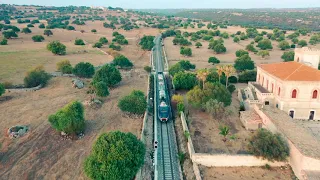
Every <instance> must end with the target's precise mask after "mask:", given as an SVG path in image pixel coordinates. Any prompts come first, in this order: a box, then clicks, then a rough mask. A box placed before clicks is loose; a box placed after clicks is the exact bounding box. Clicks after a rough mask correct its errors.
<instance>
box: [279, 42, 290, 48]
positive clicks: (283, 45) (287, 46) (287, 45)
mask: <svg viewBox="0 0 320 180" xmlns="http://www.w3.org/2000/svg"><path fill="white" fill-rule="evenodd" d="M278 47H279V48H280V49H281V50H286V49H290V44H289V43H288V41H281V42H280V43H279V44H278Z"/></svg>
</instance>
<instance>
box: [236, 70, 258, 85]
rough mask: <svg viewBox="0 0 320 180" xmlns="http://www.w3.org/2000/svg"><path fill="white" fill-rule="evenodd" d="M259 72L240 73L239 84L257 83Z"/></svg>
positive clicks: (246, 71)
mask: <svg viewBox="0 0 320 180" xmlns="http://www.w3.org/2000/svg"><path fill="white" fill-rule="evenodd" d="M256 78H257V71H256V70H245V71H242V72H240V73H239V82H240V83H248V82H249V81H256Z"/></svg>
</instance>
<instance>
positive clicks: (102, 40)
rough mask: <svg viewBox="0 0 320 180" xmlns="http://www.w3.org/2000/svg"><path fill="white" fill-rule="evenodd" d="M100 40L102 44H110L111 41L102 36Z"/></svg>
mask: <svg viewBox="0 0 320 180" xmlns="http://www.w3.org/2000/svg"><path fill="white" fill-rule="evenodd" d="M99 42H100V43H102V44H108V42H109V41H108V39H107V38H106V37H101V38H100V39H99Z"/></svg>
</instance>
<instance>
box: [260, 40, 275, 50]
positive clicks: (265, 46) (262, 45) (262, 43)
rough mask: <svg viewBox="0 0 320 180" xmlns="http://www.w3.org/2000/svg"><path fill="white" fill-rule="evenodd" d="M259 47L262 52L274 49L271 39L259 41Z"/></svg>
mask: <svg viewBox="0 0 320 180" xmlns="http://www.w3.org/2000/svg"><path fill="white" fill-rule="evenodd" d="M257 47H259V48H260V49H262V50H267V49H272V48H273V47H272V44H271V41H270V40H269V39H263V40H261V41H259V42H258V45H257Z"/></svg>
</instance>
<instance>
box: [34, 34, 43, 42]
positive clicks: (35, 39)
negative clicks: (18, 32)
mask: <svg viewBox="0 0 320 180" xmlns="http://www.w3.org/2000/svg"><path fill="white" fill-rule="evenodd" d="M32 40H33V41H34V42H42V41H44V37H43V36H41V35H34V36H32Z"/></svg>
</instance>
